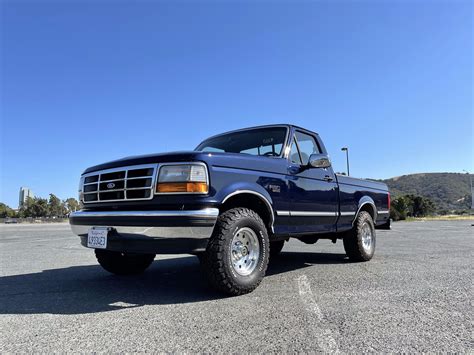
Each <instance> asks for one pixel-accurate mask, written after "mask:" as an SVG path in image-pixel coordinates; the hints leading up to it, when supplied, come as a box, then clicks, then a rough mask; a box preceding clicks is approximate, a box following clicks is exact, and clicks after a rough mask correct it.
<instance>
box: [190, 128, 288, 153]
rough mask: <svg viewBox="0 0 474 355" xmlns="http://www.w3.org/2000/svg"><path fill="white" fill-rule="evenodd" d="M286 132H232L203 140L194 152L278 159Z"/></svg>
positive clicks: (264, 130) (281, 129) (276, 130)
mask: <svg viewBox="0 0 474 355" xmlns="http://www.w3.org/2000/svg"><path fill="white" fill-rule="evenodd" d="M286 132H287V128H286V127H269V128H256V129H249V130H245V131H239V132H233V133H228V134H223V135H220V136H217V137H214V138H210V139H208V140H205V141H204V142H202V143H201V144H200V145H199V146H198V147H197V148H196V150H198V151H203V152H227V153H242V154H250V155H259V156H269V157H272V156H274V157H278V156H280V154H281V151H282V149H283V145H284V144H285V138H286Z"/></svg>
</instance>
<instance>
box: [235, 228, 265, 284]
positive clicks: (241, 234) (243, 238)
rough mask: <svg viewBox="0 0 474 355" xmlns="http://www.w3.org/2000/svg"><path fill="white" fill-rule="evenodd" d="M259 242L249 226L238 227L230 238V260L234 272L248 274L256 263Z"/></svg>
mask: <svg viewBox="0 0 474 355" xmlns="http://www.w3.org/2000/svg"><path fill="white" fill-rule="evenodd" d="M259 257H260V243H259V241H258V237H257V234H256V233H255V232H254V231H253V230H252V229H250V228H248V227H244V228H240V229H239V230H238V231H237V232H236V233H235V234H234V237H233V238H232V244H231V260H232V267H233V269H234V270H235V272H236V273H237V274H239V275H242V276H247V275H250V274H251V273H252V272H253V271H254V270H255V268H256V267H257V264H258V259H259Z"/></svg>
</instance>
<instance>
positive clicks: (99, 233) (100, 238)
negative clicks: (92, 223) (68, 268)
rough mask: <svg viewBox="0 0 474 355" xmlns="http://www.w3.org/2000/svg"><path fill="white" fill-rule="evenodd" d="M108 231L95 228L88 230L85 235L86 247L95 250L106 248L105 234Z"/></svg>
mask: <svg viewBox="0 0 474 355" xmlns="http://www.w3.org/2000/svg"><path fill="white" fill-rule="evenodd" d="M108 233H109V229H108V228H107V227H103V228H100V227H95V228H91V229H89V233H88V234H87V246H88V247H89V248H95V249H105V248H107V234H108Z"/></svg>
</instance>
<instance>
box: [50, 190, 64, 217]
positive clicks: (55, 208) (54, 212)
mask: <svg viewBox="0 0 474 355" xmlns="http://www.w3.org/2000/svg"><path fill="white" fill-rule="evenodd" d="M48 215H49V216H51V217H61V216H64V213H63V208H62V203H61V200H60V199H59V198H58V197H57V196H56V195H54V194H49V201H48Z"/></svg>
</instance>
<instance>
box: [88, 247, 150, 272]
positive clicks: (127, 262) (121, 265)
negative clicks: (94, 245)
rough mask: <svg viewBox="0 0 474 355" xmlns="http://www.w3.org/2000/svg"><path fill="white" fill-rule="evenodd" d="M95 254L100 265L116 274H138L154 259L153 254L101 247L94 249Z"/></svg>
mask: <svg viewBox="0 0 474 355" xmlns="http://www.w3.org/2000/svg"><path fill="white" fill-rule="evenodd" d="M95 256H96V258H97V261H98V262H99V264H100V266H102V267H103V268H104V269H105V270H107V271H108V272H111V273H112V274H116V275H134V274H140V273H142V272H143V271H145V269H146V268H147V267H148V266H150V265H151V263H152V262H153V260H154V259H155V254H132V253H121V252H118V251H110V250H103V249H95Z"/></svg>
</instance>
